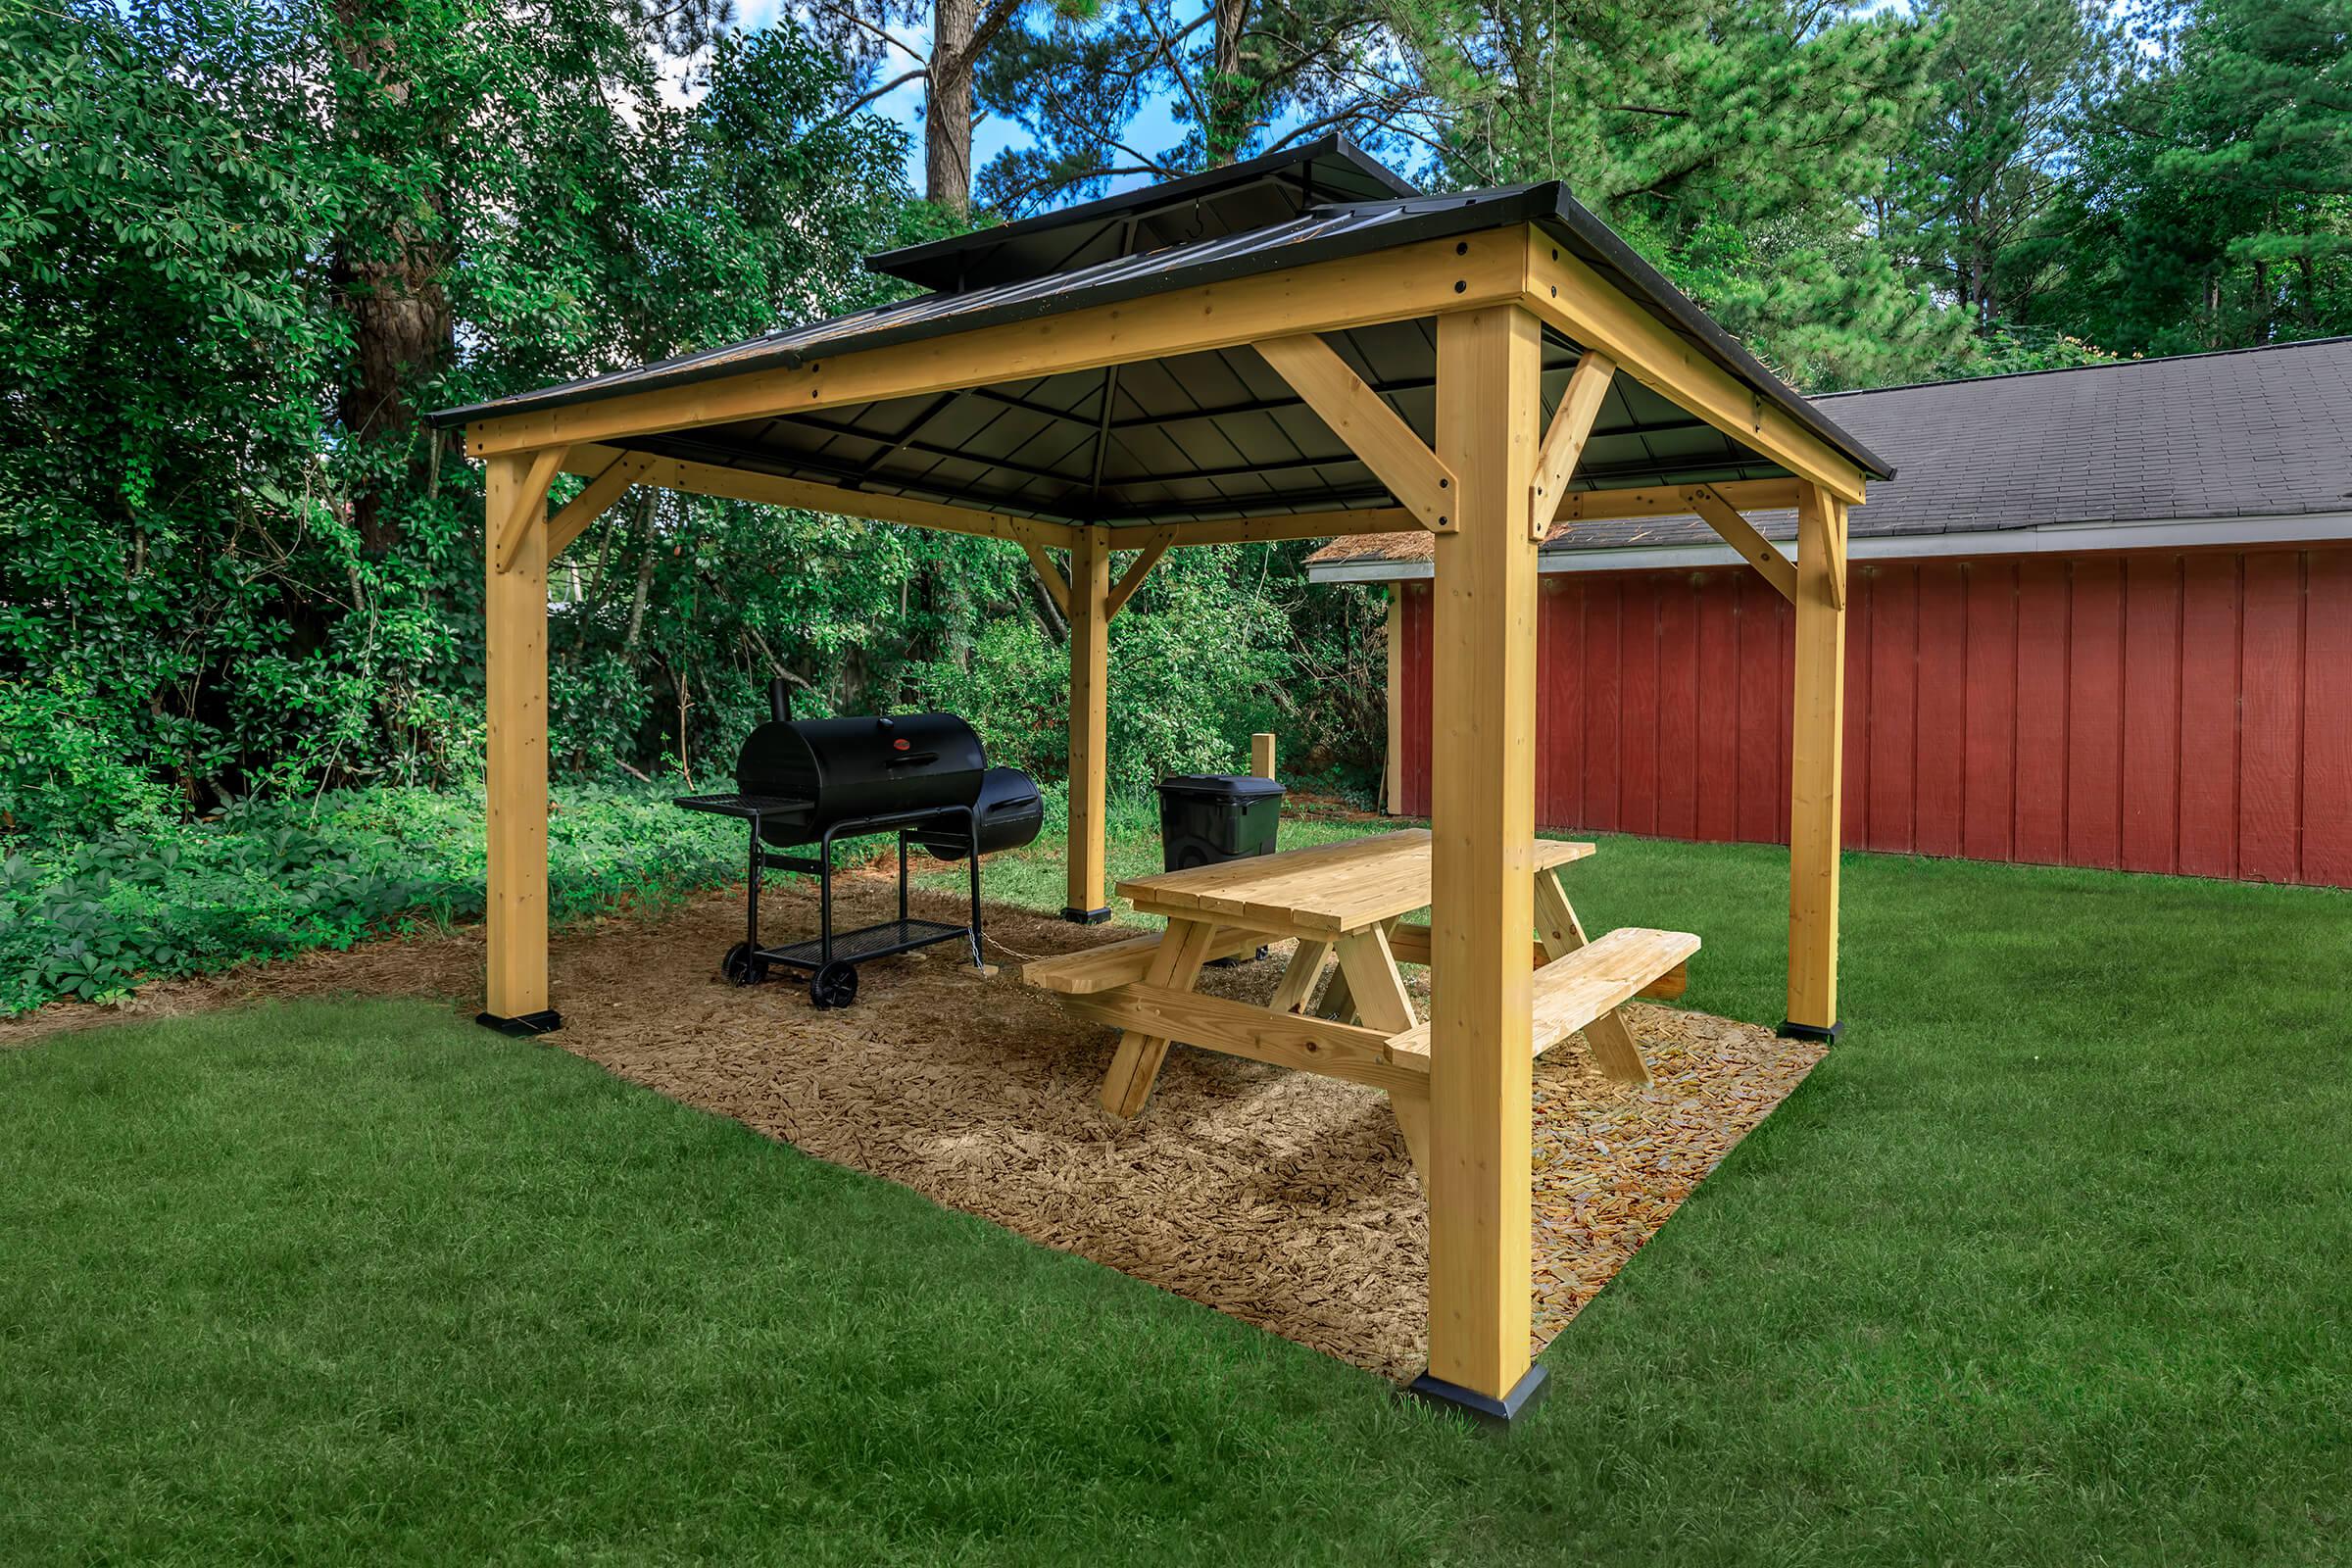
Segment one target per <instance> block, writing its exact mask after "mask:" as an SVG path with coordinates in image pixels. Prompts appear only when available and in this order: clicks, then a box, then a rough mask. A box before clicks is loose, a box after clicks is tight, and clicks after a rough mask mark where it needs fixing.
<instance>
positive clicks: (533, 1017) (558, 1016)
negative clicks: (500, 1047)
mask: <svg viewBox="0 0 2352 1568" xmlns="http://www.w3.org/2000/svg"><path fill="white" fill-rule="evenodd" d="M473 1021H474V1022H475V1023H478V1024H480V1025H481V1026H482V1027H483V1028H485V1029H495V1030H497V1031H498V1032H499V1033H500V1034H502V1035H516V1036H529V1035H552V1034H554V1033H555V1032H556V1031H557V1030H559V1029H561V1028H563V1027H564V1015H563V1014H562V1013H560V1012H558V1011H556V1009H555V1008H553V1007H550V1008H548V1009H547V1010H546V1011H545V1012H526V1013H524V1014H523V1015H522V1016H521V1017H519V1018H502V1017H500V1016H499V1015H498V1014H497V1013H495V1012H477V1013H475V1014H474V1015H473Z"/></svg>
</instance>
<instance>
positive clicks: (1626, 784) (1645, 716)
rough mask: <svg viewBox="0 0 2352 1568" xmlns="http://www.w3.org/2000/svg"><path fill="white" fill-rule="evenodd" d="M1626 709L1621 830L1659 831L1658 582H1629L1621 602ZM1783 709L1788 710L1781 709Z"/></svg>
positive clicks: (1621, 718)
mask: <svg viewBox="0 0 2352 1568" xmlns="http://www.w3.org/2000/svg"><path fill="white" fill-rule="evenodd" d="M1619 605H1620V618H1619V620H1618V625H1617V647H1618V658H1619V659H1620V660H1621V661H1623V663H1624V667H1625V681H1624V683H1623V686H1622V688H1621V689H1622V692H1623V699H1624V706H1623V707H1622V708H1621V709H1620V711H1619V714H1618V720H1617V737H1618V747H1617V755H1618V756H1619V757H1620V758H1622V759H1623V760H1622V762H1621V763H1620V764H1619V766H1618V769H1617V831H1618V832H1620V833H1642V834H1654V833H1655V832H1657V830H1658V579H1657V578H1655V577H1651V576H1647V575H1643V576H1640V577H1635V578H1632V579H1629V580H1628V581H1627V583H1626V585H1625V593H1624V595H1623V597H1622V598H1621V599H1620V601H1619ZM1781 706H1782V707H1783V708H1787V707H1789V704H1787V703H1783V704H1781Z"/></svg>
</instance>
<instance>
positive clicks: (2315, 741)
mask: <svg viewBox="0 0 2352 1568" xmlns="http://www.w3.org/2000/svg"><path fill="white" fill-rule="evenodd" d="M2304 571H2305V581H2304V630H2303V770H2302V779H2303V874H2302V876H2301V878H2300V880H2302V881H2305V882H2327V883H2331V884H2333V885H2334V886H2336V887H2352V551H2330V552H2325V553H2323V552H2320V551H2316V550H2315V551H2313V552H2312V553H2311V554H2310V555H2308V556H2306V557H2305V558H2304Z"/></svg>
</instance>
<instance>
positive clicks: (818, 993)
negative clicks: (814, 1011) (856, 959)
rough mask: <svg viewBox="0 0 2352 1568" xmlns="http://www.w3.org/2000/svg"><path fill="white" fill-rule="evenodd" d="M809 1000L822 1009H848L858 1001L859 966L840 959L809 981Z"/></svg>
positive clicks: (826, 966)
mask: <svg viewBox="0 0 2352 1568" xmlns="http://www.w3.org/2000/svg"><path fill="white" fill-rule="evenodd" d="M857 1000H858V966H857V965H856V964H854V963H843V962H841V961H840V960H839V959H836V960H834V961H833V962H831V963H828V964H826V965H825V966H824V967H823V968H822V969H819V970H817V971H816V973H815V974H813V975H811V976H810V977H809V1001H810V1002H813V1003H815V1004H816V1005H818V1006H820V1007H846V1006H848V1005H850V1004H851V1003H853V1002H856V1001H857Z"/></svg>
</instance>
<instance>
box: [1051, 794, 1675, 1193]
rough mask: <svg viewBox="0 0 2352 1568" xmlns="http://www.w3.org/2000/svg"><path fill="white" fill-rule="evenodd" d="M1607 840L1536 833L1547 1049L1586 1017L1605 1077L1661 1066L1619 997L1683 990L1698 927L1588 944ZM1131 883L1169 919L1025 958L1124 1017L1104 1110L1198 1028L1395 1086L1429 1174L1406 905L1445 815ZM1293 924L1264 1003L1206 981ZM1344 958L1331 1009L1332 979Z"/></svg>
mask: <svg viewBox="0 0 2352 1568" xmlns="http://www.w3.org/2000/svg"><path fill="white" fill-rule="evenodd" d="M1592 854H1593V846H1592V845H1590V844H1581V843H1566V842H1561V841H1558V840H1550V839H1544V840H1538V841H1537V842H1536V845H1535V854H1534V872H1535V909H1536V928H1537V929H1536V932H1535V939H1534V941H1533V942H1532V943H1531V944H1530V950H1529V959H1530V962H1531V963H1532V964H1533V965H1534V966H1535V971H1536V973H1535V990H1534V1012H1535V1017H1534V1025H1535V1030H1534V1047H1535V1050H1534V1054H1535V1055H1542V1054H1544V1052H1545V1051H1547V1050H1549V1049H1550V1048H1551V1047H1553V1046H1555V1045H1557V1044H1558V1043H1559V1042H1561V1041H1562V1040H1565V1039H1567V1038H1568V1037H1569V1036H1571V1035H1574V1034H1577V1033H1579V1032H1580V1031H1581V1032H1582V1033H1583V1035H1584V1038H1585V1042H1586V1044H1587V1046H1588V1047H1589V1048H1590V1049H1591V1051H1592V1053H1593V1060H1594V1062H1595V1064H1596V1065H1597V1066H1598V1067H1599V1068H1600V1070H1601V1071H1602V1072H1603V1073H1605V1074H1606V1075H1607V1076H1609V1077H1610V1078H1613V1079H1616V1080H1618V1081H1620V1082H1625V1083H1645V1082H1647V1081H1648V1078H1649V1073H1648V1069H1647V1068H1646V1067H1644V1066H1643V1065H1642V1054H1641V1052H1640V1050H1639V1049H1638V1048H1637V1047H1636V1045H1635V1042H1634V1037H1633V1032H1632V1030H1630V1029H1629V1028H1628V1027H1627V1026H1626V1023H1625V1020H1624V1019H1623V1018H1622V1017H1621V1016H1619V1014H1618V1011H1617V1009H1618V1008H1619V1007H1621V1006H1622V1005H1624V1004H1626V1003H1627V1002H1630V1001H1631V1000H1633V999H1634V998H1635V997H1637V996H1680V995H1681V994H1682V991H1683V988H1684V984H1685V980H1686V972H1687V965H1688V963H1689V961H1690V957H1691V954H1693V953H1695V952H1697V951H1698V945H1699V944H1698V938H1696V937H1694V936H1692V935H1691V934H1690V933H1688V932H1683V931H1650V930H1643V929H1638V928H1634V927H1626V928H1623V929H1620V930H1616V931H1611V932H1608V933H1606V934H1605V935H1603V936H1601V937H1600V938H1598V939H1597V940H1588V939H1587V937H1586V935H1585V930H1584V926H1583V925H1582V924H1581V923H1580V922H1579V921H1578V919H1577V916H1576V910H1575V909H1574V907H1571V906H1570V904H1569V902H1568V896H1567V894H1566V893H1565V891H1563V890H1562V888H1561V887H1560V881H1559V868H1560V867H1561V866H1563V865H1567V864H1570V863H1572V862H1574V861H1576V860H1581V859H1583V858H1586V857H1588V856H1590V855H1592ZM1118 889H1119V893H1120V895H1121V896H1122V897H1124V898H1126V899H1128V900H1130V901H1131V902H1132V903H1133V904H1134V905H1135V907H1136V908H1137V909H1138V910H1139V911H1141V912H1143V913H1146V914H1156V915H1160V916H1162V917H1163V918H1165V919H1166V921H1167V928H1166V930H1164V931H1163V932H1160V933H1158V934H1156V935H1146V936H1140V937H1135V938H1133V939H1131V940H1129V941H1125V942H1116V943H1111V944H1109V945H1108V946H1105V947H1100V948H1091V949H1088V950H1086V951H1085V952H1082V953H1072V954H1067V955H1063V956H1059V957H1053V958H1039V959H1035V960H1033V961H1031V962H1029V963H1028V964H1026V965H1024V966H1023V968H1022V971H1021V977H1022V978H1023V979H1024V980H1026V981H1028V982H1029V983H1030V984H1031V985H1034V986H1038V987H1040V988H1042V989H1044V990H1047V991H1051V992H1054V993H1055V994H1056V995H1057V996H1058V997H1059V998H1060V1000H1061V1003H1062V1005H1064V1006H1066V1007H1067V1008H1069V1010H1070V1011H1071V1012H1073V1013H1075V1014H1076V1015H1078V1016H1079V1017H1082V1018H1086V1019H1090V1020H1092V1021H1094V1022H1098V1023H1102V1024H1106V1025H1108V1026H1109V1027H1111V1028H1114V1029H1117V1030H1119V1031H1120V1036H1119V1049H1118V1053H1117V1054H1116V1056H1115V1057H1114V1058H1113V1059H1112V1061H1111V1066H1110V1072H1109V1074H1108V1076H1107V1077H1106V1078H1105V1079H1104V1081H1103V1108H1104V1109H1106V1110H1108V1111H1109V1112H1110V1113H1111V1114H1112V1115H1114V1116H1118V1117H1120V1118H1122V1119H1124V1118H1127V1117H1132V1116H1134V1115H1136V1114H1138V1113H1139V1112H1141V1111H1142V1110H1143V1108H1144V1104H1145V1103H1146V1102H1147V1101H1148V1100H1149V1099H1150V1098H1151V1095H1152V1083H1153V1081H1154V1080H1155V1079H1156V1078H1157V1077H1158V1075H1159V1067H1160V1063H1161V1061H1162V1060H1164V1059H1165V1057H1166V1055H1167V1051H1168V1046H1169V1044H1170V1042H1172V1041H1178V1040H1181V1041H1183V1042H1184V1043H1185V1044H1187V1045H1191V1046H1197V1047H1200V1048H1202V1049H1205V1050H1209V1051H1222V1052H1225V1053H1227V1054H1232V1055H1237V1056H1247V1057H1249V1058H1250V1059H1251V1060H1253V1061H1265V1062H1272V1063H1276V1064H1278V1065H1281V1066H1285V1067H1296V1068H1298V1069H1299V1070H1301V1071H1305V1072H1316V1073H1322V1074H1323V1075H1325V1076H1326V1077H1331V1078H1341V1079H1345V1080H1347V1081H1348V1082H1351V1083H1360V1084H1367V1085H1370V1086H1371V1087H1373V1088H1375V1089H1382V1090H1386V1091H1387V1092H1388V1094H1389V1098H1390V1103H1392V1104H1393V1105H1394V1106H1395V1107H1396V1111H1397V1122H1398V1124H1399V1125H1400V1126H1401V1127H1402V1128H1403V1130H1404V1139H1405V1147H1406V1148H1407V1150H1408V1151H1410V1152H1411V1153H1412V1156H1413V1165H1414V1168H1415V1169H1416V1170H1420V1171H1421V1172H1422V1173H1423V1175H1424V1177H1425V1178H1426V1175H1427V1166H1426V1162H1427V1158H1428V1141H1429V1138H1428V1129H1429V1051H1430V1041H1429V1025H1428V1024H1427V1023H1424V1022H1422V1021H1421V1020H1420V1019H1419V1018H1418V1017H1417V1016H1416V1015H1415V1013H1414V1010H1413V1004H1412V997H1411V994H1410V993H1409V992H1408V991H1407V990H1406V989H1405V984H1404V977H1403V975H1402V974H1401V973H1400V972H1399V971H1398V969H1397V965H1398V964H1400V963H1427V962H1429V961H1430V928H1429V927H1428V926H1426V925H1421V924H1417V923H1413V922H1409V921H1407V920H1406V919H1405V918H1404V917H1405V916H1406V915H1408V914H1411V913H1412V912H1413V911H1414V910H1416V909H1420V908H1422V907H1426V906H1427V905H1428V903H1429V897H1430V893H1429V889H1430V835H1429V830H1428V829H1426V828H1407V829H1404V830H1402V831H1400V832H1396V833H1384V834H1378V835H1374V836H1372V837H1368V838H1360V839H1349V840H1346V841H1343V842H1340V843H1335V844H1321V845H1316V846H1313V847H1312V848H1308V849H1302V850H1288V851H1284V852H1283V853H1281V854H1279V855H1267V856H1259V857H1256V858H1251V859H1246V860H1229V861H1225V862H1222V863H1220V864H1215V865H1202V866H1195V867H1193V868H1192V869H1190V870H1185V871H1169V872H1164V873H1162V874H1159V875H1155V876H1144V877H1135V878H1132V879H1130V880H1128V881H1124V882H1121V883H1120V884H1119V885H1118ZM1281 938H1292V939H1295V940H1296V941H1297V942H1298V944H1299V945H1298V948H1297V950H1296V951H1295V952H1293V954H1292V955H1291V959H1290V963H1289V966H1288V967H1287V968H1286V969H1285V970H1284V971H1283V976H1282V979H1281V982H1280V983H1279V984H1278V985H1277V986H1276V987H1275V989H1274V995H1273V996H1272V997H1271V998H1270V999H1269V1000H1268V1001H1266V1002H1265V1003H1264V1004H1262V1005H1259V1004H1251V1003H1245V1002H1234V1001H1231V1000H1228V999H1226V998H1223V997H1215V996H1208V995H1204V994H1202V993H1201V992H1200V991H1199V990H1197V989H1196V987H1197V986H1198V984H1199V981H1200V978H1201V966H1202V965H1203V964H1205V963H1207V962H1209V961H1210V960H1212V959H1215V958H1219V957H1226V956H1233V955H1237V954H1242V953H1248V952H1254V951H1255V950H1256V948H1257V947H1258V945H1259V944H1261V943H1263V942H1265V941H1267V940H1268V939H1281ZM1335 962H1336V964H1337V973H1335V974H1334V975H1333V976H1332V979H1331V983H1330V984H1329V985H1328V986H1327V987H1324V988H1323V992H1322V1001H1321V1005H1320V1006H1319V1007H1317V1006H1315V1005H1314V998H1315V994H1316V989H1317V986H1318V985H1319V984H1320V983H1321V981H1322V978H1323V974H1324V971H1325V969H1326V968H1327V967H1329V966H1331V965H1333V964H1334V963H1335ZM1310 1009H1312V1010H1310ZM1529 1065H1530V1066H1531V1068H1532V1066H1533V1065H1534V1062H1533V1059H1532V1057H1531V1059H1530V1063H1529Z"/></svg>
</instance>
